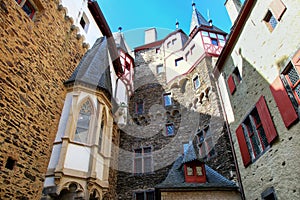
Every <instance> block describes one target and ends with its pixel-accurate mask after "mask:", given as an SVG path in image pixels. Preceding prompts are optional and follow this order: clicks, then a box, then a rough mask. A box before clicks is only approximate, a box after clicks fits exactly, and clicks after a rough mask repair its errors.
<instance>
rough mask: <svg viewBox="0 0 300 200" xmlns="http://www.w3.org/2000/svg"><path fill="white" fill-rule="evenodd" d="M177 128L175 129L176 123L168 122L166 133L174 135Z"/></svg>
mask: <svg viewBox="0 0 300 200" xmlns="http://www.w3.org/2000/svg"><path fill="white" fill-rule="evenodd" d="M174 133H175V129H174V124H167V125H166V135H167V136H171V135H174Z"/></svg>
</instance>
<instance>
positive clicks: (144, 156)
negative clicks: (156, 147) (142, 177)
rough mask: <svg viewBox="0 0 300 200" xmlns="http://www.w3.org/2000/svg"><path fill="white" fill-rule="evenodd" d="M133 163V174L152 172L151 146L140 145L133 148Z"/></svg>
mask: <svg viewBox="0 0 300 200" xmlns="http://www.w3.org/2000/svg"><path fill="white" fill-rule="evenodd" d="M133 165H134V173H135V174H143V173H150V172H152V148H151V147H141V148H137V149H134V162H133Z"/></svg>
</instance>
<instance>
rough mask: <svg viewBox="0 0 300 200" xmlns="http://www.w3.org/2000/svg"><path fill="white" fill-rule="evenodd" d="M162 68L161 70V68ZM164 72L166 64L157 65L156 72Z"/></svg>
mask: <svg viewBox="0 0 300 200" xmlns="http://www.w3.org/2000/svg"><path fill="white" fill-rule="evenodd" d="M159 69H161V70H159ZM163 72H164V65H163V64H160V65H156V74H161V73H163Z"/></svg>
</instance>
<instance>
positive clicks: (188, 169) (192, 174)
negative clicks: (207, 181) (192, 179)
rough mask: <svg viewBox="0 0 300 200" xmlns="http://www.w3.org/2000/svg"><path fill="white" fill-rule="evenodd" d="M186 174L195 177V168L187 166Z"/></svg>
mask: <svg viewBox="0 0 300 200" xmlns="http://www.w3.org/2000/svg"><path fill="white" fill-rule="evenodd" d="M186 174H187V175H188V176H194V170H193V168H192V167H190V166H186Z"/></svg>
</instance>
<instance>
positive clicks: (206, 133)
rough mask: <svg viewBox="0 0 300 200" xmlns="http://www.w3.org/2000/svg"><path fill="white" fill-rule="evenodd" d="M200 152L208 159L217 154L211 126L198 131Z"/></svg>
mask: <svg viewBox="0 0 300 200" xmlns="http://www.w3.org/2000/svg"><path fill="white" fill-rule="evenodd" d="M197 137H198V148H199V154H200V156H201V157H202V158H204V159H208V158H210V157H212V156H213V155H215V149H214V143H213V138H212V134H211V132H210V130H209V126H207V127H205V128H204V129H202V130H199V131H198V132H197Z"/></svg>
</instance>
